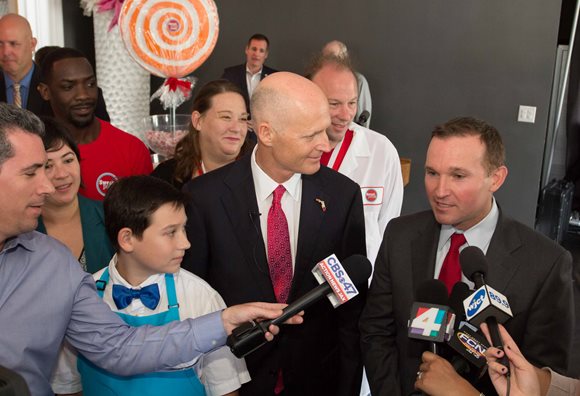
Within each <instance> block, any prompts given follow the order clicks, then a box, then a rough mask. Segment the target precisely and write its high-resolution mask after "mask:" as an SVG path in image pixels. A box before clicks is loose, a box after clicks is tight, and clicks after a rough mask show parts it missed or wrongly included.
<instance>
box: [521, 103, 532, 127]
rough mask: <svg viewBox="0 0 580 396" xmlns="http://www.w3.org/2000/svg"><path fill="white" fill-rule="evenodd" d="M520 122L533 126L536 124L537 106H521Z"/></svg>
mask: <svg viewBox="0 0 580 396" xmlns="http://www.w3.org/2000/svg"><path fill="white" fill-rule="evenodd" d="M518 122H529V123H531V124H533V123H534V122H536V106H523V105H520V111H519V112H518Z"/></svg>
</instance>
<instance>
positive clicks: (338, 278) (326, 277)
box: [312, 254, 358, 308]
mask: <svg viewBox="0 0 580 396" xmlns="http://www.w3.org/2000/svg"><path fill="white" fill-rule="evenodd" d="M312 273H313V274H314V277H315V278H316V280H317V281H318V283H320V284H322V283H323V282H325V281H326V282H328V284H329V285H330V287H331V289H332V291H333V293H331V294H329V295H328V298H329V300H330V302H331V303H332V305H333V307H335V308H336V307H337V306H339V305H341V304H344V303H345V302H347V301H348V300H351V299H352V298H354V297H356V296H357V295H358V290H357V288H356V286H355V285H354V283H353V282H352V280H351V279H350V277H349V276H348V274H347V273H346V271H345V270H344V268H343V266H342V264H341V263H340V261H339V260H338V258H337V257H336V255H334V254H333V255H331V256H328V257H327V258H325V259H324V260H322V261H321V262H319V263H318V264H316V265H315V266H314V268H313V269H312Z"/></svg>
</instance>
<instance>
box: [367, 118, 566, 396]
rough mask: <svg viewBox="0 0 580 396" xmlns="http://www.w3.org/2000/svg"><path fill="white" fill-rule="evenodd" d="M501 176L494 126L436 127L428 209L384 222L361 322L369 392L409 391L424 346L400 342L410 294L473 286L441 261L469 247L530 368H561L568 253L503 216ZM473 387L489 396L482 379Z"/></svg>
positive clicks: (471, 122)
mask: <svg viewBox="0 0 580 396" xmlns="http://www.w3.org/2000/svg"><path fill="white" fill-rule="evenodd" d="M507 173H508V171H507V168H506V166H505V151H504V146H503V142H502V140H501V137H500V135H499V132H498V131H497V130H496V129H495V128H494V127H493V126H491V125H489V124H487V123H485V122H484V121H481V120H477V119H474V118H469V117H463V118H456V119H453V120H451V121H448V122H447V123H445V124H443V125H440V126H437V127H436V128H435V130H434V131H433V133H432V138H431V142H430V144H429V148H428V150H427V159H426V163H425V190H426V192H427V197H428V199H429V203H430V205H431V210H430V211H425V212H420V213H416V214H413V215H409V216H402V217H399V218H397V219H393V220H392V221H391V222H390V223H389V225H388V226H387V229H386V231H385V235H384V238H383V244H382V246H381V248H380V251H379V254H378V256H377V261H376V262H375V272H374V275H373V281H372V283H371V287H370V290H369V295H368V299H367V304H366V307H365V309H364V312H363V315H362V317H361V322H360V329H361V334H362V348H363V355H364V363H365V367H366V372H367V375H368V378H369V382H370V385H371V391H372V394H373V395H377V396H381V395H389V396H390V395H393V396H397V395H408V394H409V393H410V392H411V391H412V390H413V384H414V382H415V377H416V373H417V370H418V367H419V363H420V358H421V353H422V352H423V351H424V350H425V349H426V346H427V343H425V342H422V341H417V340H411V339H409V338H408V336H407V321H408V320H409V314H410V309H411V305H412V303H413V301H414V300H415V296H414V290H415V288H416V287H417V285H419V284H420V283H421V282H423V281H425V280H427V279H432V278H438V279H441V280H443V279H447V281H448V282H446V285H447V287H448V288H449V286H450V283H453V282H449V280H453V279H455V280H456V281H459V280H461V281H463V282H465V283H468V284H470V286H473V284H472V283H471V282H469V281H468V280H467V278H466V276H465V275H466V274H462V273H461V269H460V267H459V266H457V267H454V266H450V265H448V264H450V262H451V261H452V260H447V259H446V256H447V254H448V252H449V253H451V251H453V250H454V251H455V252H458V250H459V249H460V248H463V247H465V246H468V245H469V246H477V247H479V248H480V249H481V250H482V251H483V252H484V253H485V254H486V257H487V260H488V263H489V265H488V270H487V275H486V282H487V283H488V284H489V285H490V286H491V287H493V288H494V289H496V290H497V291H499V292H500V293H502V294H504V295H505V296H506V297H507V299H508V301H509V303H510V305H511V310H512V313H513V318H511V319H509V320H508V321H507V322H505V327H506V329H508V331H509V332H510V334H511V335H512V336H513V338H514V340H516V342H517V343H518V345H520V346H521V350H522V352H523V353H524V354H525V355H526V356H527V357H528V358H529V359H530V361H531V362H533V363H534V364H535V365H538V366H540V367H543V366H549V367H552V368H554V369H555V370H556V371H559V372H561V373H565V372H566V370H567V367H568V359H569V356H570V352H571V339H572V328H573V321H572V318H573V312H574V311H573V309H574V305H573V304H574V303H573V297H572V272H571V264H572V260H571V256H570V254H569V252H567V251H566V250H564V249H563V248H562V247H560V246H558V245H556V244H555V243H554V242H553V241H551V240H549V239H547V238H545V237H544V236H542V235H540V234H539V233H536V232H535V231H533V230H531V229H530V228H528V227H526V226H525V225H523V224H521V223H519V222H517V221H515V220H513V219H511V218H509V217H508V216H506V215H505V214H504V213H503V212H502V210H501V208H500V207H499V205H498V203H497V202H496V200H495V198H494V196H493V194H494V193H495V192H496V191H497V190H498V189H499V188H500V187H501V185H502V184H503V182H504V181H505V178H506V176H507ZM455 241H457V242H455ZM467 275H470V274H467ZM486 377H487V376H486ZM475 385H476V387H478V388H479V390H480V391H483V392H485V394H486V395H492V394H495V391H494V390H493V388H492V387H491V384H490V383H489V381H488V380H487V379H486V382H485V383H480V384H475Z"/></svg>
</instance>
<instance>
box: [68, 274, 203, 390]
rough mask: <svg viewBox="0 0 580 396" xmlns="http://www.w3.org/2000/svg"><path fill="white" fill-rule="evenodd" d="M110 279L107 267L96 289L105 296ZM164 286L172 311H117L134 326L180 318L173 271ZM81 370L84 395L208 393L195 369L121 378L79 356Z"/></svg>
mask: <svg viewBox="0 0 580 396" xmlns="http://www.w3.org/2000/svg"><path fill="white" fill-rule="evenodd" d="M108 282H109V269H108V268H107V269H105V271H104V272H103V275H102V276H101V279H99V280H98V281H97V292H98V293H99V296H100V297H101V298H103V291H104V290H105V287H106V285H107V283H108ZM165 288H166V290H167V299H168V302H169V310H168V311H165V312H160V313H158V314H155V315H149V316H141V317H139V316H130V315H127V314H124V313H120V312H117V315H119V316H120V317H121V318H122V319H123V320H124V321H125V322H126V323H127V324H129V325H131V326H136V327H137V326H143V325H152V326H162V325H164V324H166V323H169V322H172V321H174V320H179V304H178V303H177V296H176V294H175V282H174V280H173V274H165ZM78 369H79V373H80V374H81V380H82V384H83V395H84V396H159V395H188V396H189V395H191V396H205V389H204V387H203V385H202V384H201V382H200V381H199V379H198V378H197V375H196V373H195V371H194V370H193V368H189V369H185V370H175V371H164V372H157V373H148V374H140V375H132V376H128V377H122V376H118V375H114V374H111V373H109V372H107V371H105V370H103V369H101V368H99V367H97V366H95V365H94V364H92V363H91V362H89V361H88V360H87V359H85V358H84V357H83V356H82V355H80V354H79V355H78Z"/></svg>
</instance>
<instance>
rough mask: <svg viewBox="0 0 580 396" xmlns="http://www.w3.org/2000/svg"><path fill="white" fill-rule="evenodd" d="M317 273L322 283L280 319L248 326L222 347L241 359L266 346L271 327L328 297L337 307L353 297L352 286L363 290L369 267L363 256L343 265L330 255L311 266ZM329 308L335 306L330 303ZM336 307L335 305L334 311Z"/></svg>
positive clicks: (347, 261) (353, 258)
mask: <svg viewBox="0 0 580 396" xmlns="http://www.w3.org/2000/svg"><path fill="white" fill-rule="evenodd" d="M317 271H320V273H321V274H322V276H323V277H324V278H325V279H326V282H324V283H322V284H321V285H318V286H317V287H315V288H314V289H312V290H311V291H309V292H308V293H306V294H305V295H303V296H302V297H300V298H299V299H297V300H296V301H294V302H293V303H292V304H290V305H288V306H287V307H286V308H284V309H283V310H282V315H281V316H279V317H277V318H275V319H272V320H265V321H262V322H248V323H245V324H243V325H241V326H239V327H237V328H235V329H234V330H233V331H232V334H230V336H228V339H227V342H226V344H227V345H228V346H229V347H230V349H231V351H232V353H233V354H234V355H235V356H236V357H238V358H243V357H245V356H247V355H248V354H250V353H251V352H253V351H255V350H256V349H258V348H259V347H261V346H262V345H264V344H265V343H266V342H267V341H266V339H265V338H264V334H265V333H266V332H267V331H268V327H270V325H271V324H273V325H276V326H279V325H281V324H282V323H284V322H285V321H287V320H288V319H290V318H291V317H292V316H294V315H296V314H298V313H299V312H300V311H303V310H305V309H306V308H308V307H309V306H310V305H312V304H314V303H315V302H317V301H318V300H320V299H322V298H324V297H325V296H326V295H328V294H329V293H330V294H331V295H332V296H334V297H335V298H336V299H332V300H334V301H338V303H339V304H337V305H340V304H343V303H345V302H347V301H349V300H350V299H352V298H354V297H356V296H357V295H358V290H357V289H356V287H355V285H364V287H366V285H367V281H368V278H369V276H370V275H371V271H372V266H371V263H370V261H369V260H368V259H367V258H366V257H365V256H362V255H359V254H355V255H353V256H350V257H348V258H347V259H346V260H344V263H343V264H341V263H340V261H338V259H337V258H336V256H335V255H334V254H333V255H331V256H329V257H327V258H326V259H324V260H322V261H321V262H319V263H318V264H317V265H316V266H315V268H314V270H313V272H317ZM332 300H331V301H332ZM333 305H335V304H334V302H333ZM337 305H335V308H336V306H337Z"/></svg>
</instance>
